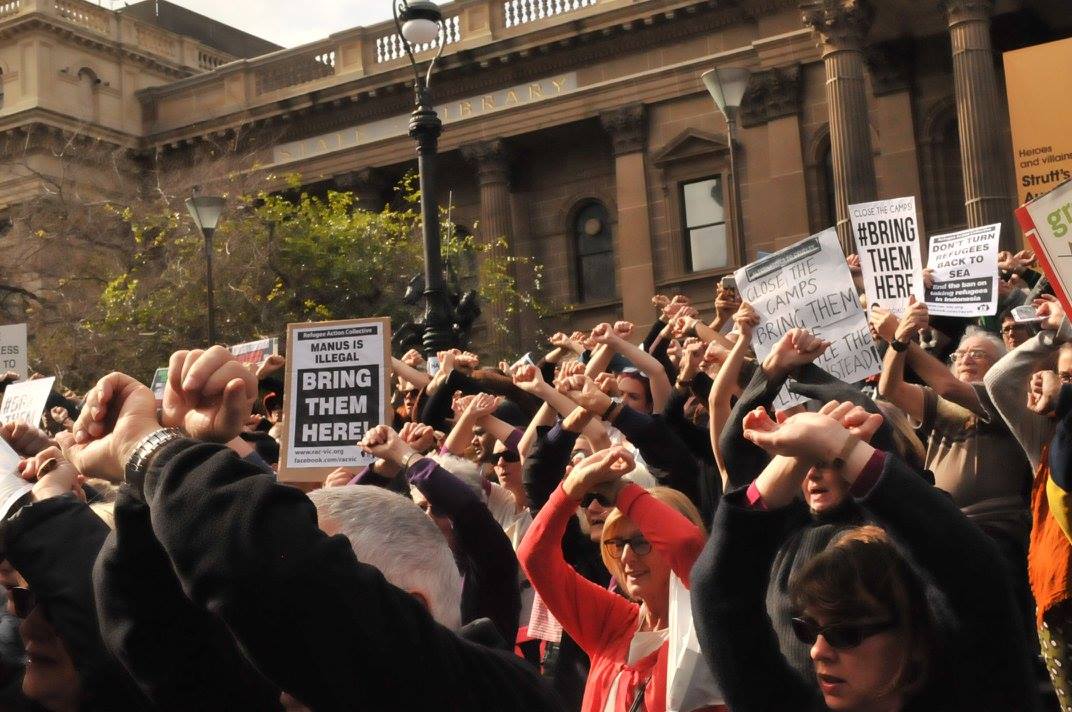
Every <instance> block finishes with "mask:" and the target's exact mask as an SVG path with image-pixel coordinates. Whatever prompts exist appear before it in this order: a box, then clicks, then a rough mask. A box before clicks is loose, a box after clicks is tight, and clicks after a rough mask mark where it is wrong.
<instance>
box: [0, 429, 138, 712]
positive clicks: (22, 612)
mask: <svg viewBox="0 0 1072 712" xmlns="http://www.w3.org/2000/svg"><path fill="white" fill-rule="evenodd" d="M20 467H21V470H22V475H23V477H25V478H27V479H31V480H36V484H35V485H34V487H33V490H32V491H31V497H30V501H29V502H28V503H27V504H26V505H24V506H23V507H22V508H21V509H20V510H19V511H18V513H17V514H15V515H14V516H13V517H12V518H11V519H9V520H8V522H7V524H6V527H5V529H4V533H3V546H4V554H5V556H6V557H7V559H8V560H9V561H10V562H11V563H12V565H14V567H15V568H16V569H17V570H18V572H19V573H20V574H21V575H22V577H23V578H24V579H25V580H26V582H27V587H26V588H16V589H14V590H13V591H12V597H13V599H14V604H15V609H16V615H18V616H19V618H22V625H21V626H20V628H19V632H20V633H21V635H22V639H23V642H24V644H25V646H26V655H27V664H26V673H25V675H24V677H23V682H22V690H23V693H24V694H25V695H26V696H27V697H28V698H30V699H31V700H33V701H35V702H36V703H38V704H39V705H41V707H43V708H44V709H46V710H50V711H51V712H68V711H71V710H82V711H85V710H138V709H147V708H148V703H147V702H146V701H145V700H144V698H143V697H142V696H141V694H140V693H139V692H138V691H137V690H136V689H135V688H134V684H133V682H132V681H131V680H130V678H129V677H128V676H127V675H126V673H125V672H124V671H123V669H122V668H121V667H120V665H119V664H118V662H116V660H115V659H114V658H113V657H112V656H111V655H109V653H108V652H107V650H106V649H105V647H104V643H103V641H102V640H101V634H100V630H99V626H98V622H97V613H96V609H95V608H94V596H93V564H94V562H95V561H96V558H97V554H98V552H99V551H100V549H101V546H102V545H103V543H104V540H105V538H107V536H108V533H109V529H108V526H107V525H106V524H105V523H104V521H103V520H101V519H100V517H98V516H97V515H96V514H94V513H93V511H92V510H91V509H90V508H89V505H87V504H86V500H85V495H84V494H83V492H82V487H81V478H80V477H79V474H78V472H77V471H76V470H75V468H74V467H73V466H72V465H71V464H70V463H68V462H67V461H66V460H65V459H63V456H62V455H61V454H60V451H59V449H58V448H56V447H51V448H48V449H46V450H44V451H42V452H40V453H38V454H37V455H36V456H35V457H32V458H30V459H28V460H24V461H23V464H22V465H21V466H20Z"/></svg>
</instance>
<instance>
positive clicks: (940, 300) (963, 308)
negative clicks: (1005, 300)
mask: <svg viewBox="0 0 1072 712" xmlns="http://www.w3.org/2000/svg"><path fill="white" fill-rule="evenodd" d="M1000 235H1001V223H995V224H993V225H983V226H982V227H973V228H969V229H967V230H961V231H960V232H951V233H949V234H946V235H934V236H932V237H931V238H930V241H929V245H928V246H929V250H930V252H929V255H928V257H927V267H928V268H930V269H932V270H934V285H933V286H932V287H931V288H930V289H926V290H925V291H926V301H927V309H928V310H929V311H930V313H931V314H933V315H935V316H987V315H993V314H997V311H998V290H997V279H998V239H999V237H1000Z"/></svg>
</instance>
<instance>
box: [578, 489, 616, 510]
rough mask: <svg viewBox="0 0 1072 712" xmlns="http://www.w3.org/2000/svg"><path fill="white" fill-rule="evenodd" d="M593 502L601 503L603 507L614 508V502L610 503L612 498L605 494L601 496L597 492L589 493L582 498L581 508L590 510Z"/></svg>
mask: <svg viewBox="0 0 1072 712" xmlns="http://www.w3.org/2000/svg"><path fill="white" fill-rule="evenodd" d="M592 502H599V505H600V506H601V507H613V506H614V502H611V501H610V498H609V497H607V496H606V495H605V494H599V493H597V492H588V493H587V494H585V495H584V496H583V497H581V508H582V509H588V507H589V506H590V505H591V504H592Z"/></svg>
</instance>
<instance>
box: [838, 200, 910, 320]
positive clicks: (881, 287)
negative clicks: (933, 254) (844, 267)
mask: <svg viewBox="0 0 1072 712" xmlns="http://www.w3.org/2000/svg"><path fill="white" fill-rule="evenodd" d="M849 218H850V220H851V221H852V234H853V237H854V238H855V240H856V251H857V253H858V254H859V255H860V268H861V269H862V270H863V276H864V290H865V292H866V293H867V303H868V305H869V306H870V305H873V304H878V305H880V306H883V307H886V308H887V309H889V310H890V311H892V312H893V313H894V314H896V315H897V316H900V315H901V314H903V313H904V310H905V308H906V307H907V306H908V298H909V297H911V296H912V295H915V297H916V299H923V262H922V260H921V258H920V254H919V233H918V231H917V230H916V227H917V225H918V222H917V221H916V199H915V198H914V197H912V196H908V197H907V198H894V199H893V200H876V201H874V202H871V203H856V204H854V205H850V206H849Z"/></svg>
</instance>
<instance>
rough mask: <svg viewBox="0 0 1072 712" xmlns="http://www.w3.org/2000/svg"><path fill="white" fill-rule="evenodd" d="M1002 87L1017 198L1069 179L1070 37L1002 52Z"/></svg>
mask: <svg viewBox="0 0 1072 712" xmlns="http://www.w3.org/2000/svg"><path fill="white" fill-rule="evenodd" d="M1003 59H1004V61H1005V92H1006V96H1008V99H1009V101H1008V107H1009V127H1010V128H1011V129H1012V150H1013V160H1014V161H1015V164H1014V165H1015V168H1016V189H1017V191H1019V198H1020V202H1021V203H1026V202H1028V201H1030V200H1034V199H1035V198H1037V197H1039V196H1041V195H1043V194H1045V193H1046V192H1048V191H1049V190H1052V189H1053V188H1056V187H1057V185H1058V184H1059V183H1061V182H1062V181H1066V180H1069V179H1070V178H1072V132H1070V131H1069V130H1068V117H1069V115H1070V114H1072V92H1070V91H1067V90H1066V89H1065V88H1066V87H1067V86H1068V68H1069V67H1070V66H1072V38H1066V39H1063V40H1057V41H1054V42H1046V43H1044V44H1037V45H1033V46H1031V47H1023V48H1021V49H1017V50H1012V51H1010V52H1006V53H1005V54H1004V55H1003Z"/></svg>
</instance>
